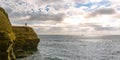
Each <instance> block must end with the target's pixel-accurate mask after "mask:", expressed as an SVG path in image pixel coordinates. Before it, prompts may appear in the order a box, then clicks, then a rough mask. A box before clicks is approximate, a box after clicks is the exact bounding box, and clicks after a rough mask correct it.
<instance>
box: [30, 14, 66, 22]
mask: <svg viewBox="0 0 120 60" xmlns="http://www.w3.org/2000/svg"><path fill="white" fill-rule="evenodd" d="M30 16H31V17H30V19H29V20H43V21H46V20H53V21H62V20H63V18H64V14H62V13H59V14H31V15H30Z"/></svg>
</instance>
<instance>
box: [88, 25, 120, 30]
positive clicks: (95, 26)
mask: <svg viewBox="0 0 120 60" xmlns="http://www.w3.org/2000/svg"><path fill="white" fill-rule="evenodd" d="M89 26H91V27H93V28H94V29H95V31H115V30H119V29H120V28H118V27H111V26H102V25H98V24H89Z"/></svg>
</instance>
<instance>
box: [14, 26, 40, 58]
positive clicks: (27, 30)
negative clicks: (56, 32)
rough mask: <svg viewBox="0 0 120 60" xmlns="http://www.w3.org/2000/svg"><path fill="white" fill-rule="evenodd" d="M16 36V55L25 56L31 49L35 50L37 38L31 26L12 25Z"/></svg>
mask: <svg viewBox="0 0 120 60" xmlns="http://www.w3.org/2000/svg"><path fill="white" fill-rule="evenodd" d="M13 31H14V33H15V36H16V41H15V46H14V52H15V55H16V57H18V58H19V57H25V56H27V55H29V54H31V53H32V52H33V51H37V45H38V42H39V38H38V37H37V35H36V33H35V32H34V30H33V29H32V28H31V27H27V26H13Z"/></svg>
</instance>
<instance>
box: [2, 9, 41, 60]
mask: <svg viewBox="0 0 120 60" xmlns="http://www.w3.org/2000/svg"><path fill="white" fill-rule="evenodd" d="M38 43H39V39H38V37H37V35H36V33H35V32H34V31H33V29H32V28H31V27H27V26H11V23H10V20H9V18H8V15H7V13H6V12H5V11H4V9H3V8H1V7H0V60H16V57H24V56H27V55H28V54H30V53H32V52H33V51H36V50H37V45H38ZM13 50H14V51H13Z"/></svg>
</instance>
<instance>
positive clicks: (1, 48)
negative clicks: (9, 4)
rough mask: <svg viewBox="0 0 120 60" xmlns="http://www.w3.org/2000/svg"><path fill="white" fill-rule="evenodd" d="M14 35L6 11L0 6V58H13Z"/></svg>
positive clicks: (9, 59) (4, 59)
mask: <svg viewBox="0 0 120 60" xmlns="http://www.w3.org/2000/svg"><path fill="white" fill-rule="evenodd" d="M14 40H15V35H14V33H13V30H12V26H11V24H10V21H9V18H8V15H7V13H6V12H5V11H4V9H3V8H1V7H0V60H15V56H14V53H13V44H14V42H13V41H14Z"/></svg>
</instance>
